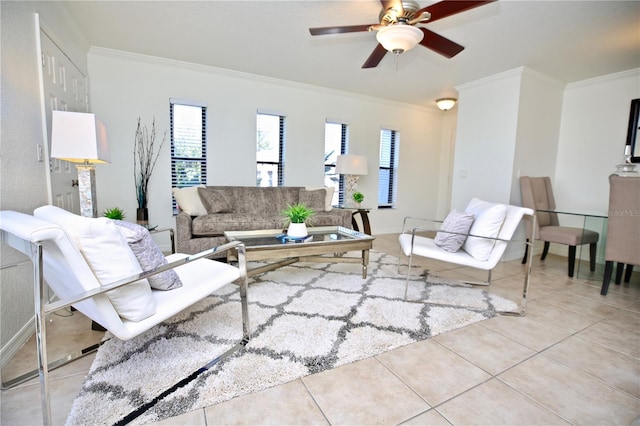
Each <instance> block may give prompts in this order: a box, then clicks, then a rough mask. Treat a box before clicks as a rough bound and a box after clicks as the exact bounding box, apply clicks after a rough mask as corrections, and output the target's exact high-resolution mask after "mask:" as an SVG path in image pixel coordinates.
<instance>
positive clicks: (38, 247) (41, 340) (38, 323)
mask: <svg viewBox="0 0 640 426" xmlns="http://www.w3.org/2000/svg"><path fill="white" fill-rule="evenodd" d="M0 241H1V242H2V243H6V244H7V245H9V246H11V247H13V248H14V249H16V250H18V251H20V252H21V253H23V254H25V255H26V256H27V257H28V258H29V260H30V261H31V262H32V264H33V285H34V312H35V328H36V333H35V336H36V346H37V352H38V368H37V370H34V371H33V372H31V373H33V374H31V373H27V374H25V375H22V376H20V377H19V378H16V379H14V380H12V381H10V382H8V383H7V387H12V386H16V385H17V384H19V383H22V382H24V381H26V380H29V379H30V378H33V377H35V376H36V375H37V376H39V378H40V396H41V401H42V417H43V423H44V425H45V426H48V425H51V402H50V390H49V371H51V370H54V369H56V368H59V367H61V366H63V365H66V364H68V363H69V362H71V361H74V360H75V359H78V358H79V357H82V356H85V355H88V354H89V353H91V352H94V351H95V350H97V349H98V346H99V345H93V346H91V347H90V348H88V349H86V350H82V351H80V352H76V353H75V354H71V355H69V356H67V357H64V358H62V359H60V360H58V361H55V362H52V363H48V360H47V327H46V318H45V317H46V315H47V314H49V313H52V312H55V311H57V310H59V309H62V308H66V307H70V306H72V305H73V304H75V303H78V302H81V301H83V300H86V299H89V298H91V297H94V296H97V295H99V294H103V293H106V292H108V291H110V290H113V289H116V288H119V287H123V286H126V285H129V284H133V283H135V282H137V281H139V280H141V279H144V278H147V277H150V276H152V275H155V274H159V273H161V272H164V271H168V270H170V269H174V268H177V267H178V266H182V265H185V264H187V263H190V262H193V261H196V260H199V259H202V258H206V257H208V256H211V255H213V254H218V253H221V252H225V251H227V250H232V249H233V250H235V251H236V252H237V260H238V262H237V263H238V269H239V272H240V277H239V279H237V280H236V281H239V287H240V302H241V309H242V336H243V337H242V339H241V340H240V341H239V342H238V343H237V344H236V345H234V346H233V347H231V348H230V349H228V350H227V351H226V352H224V353H223V354H222V355H220V356H218V357H216V358H214V359H213V360H212V361H211V362H209V363H208V364H207V366H206V367H207V368H210V367H211V366H212V365H214V364H215V363H217V362H219V361H220V360H222V359H224V358H227V357H229V356H230V355H232V354H233V353H235V352H236V351H238V350H239V349H241V348H243V347H245V346H246V345H247V343H248V342H249V339H250V333H251V332H250V322H249V306H248V299H247V288H248V283H247V268H246V260H245V246H244V244H243V243H242V242H241V241H235V242H232V243H227V244H223V245H221V246H218V247H213V248H211V249H208V250H205V251H202V252H200V253H197V254H194V255H190V256H188V257H185V258H183V259H179V260H175V261H173V262H171V263H168V264H166V265H163V266H161V267H158V268H155V269H152V270H149V271H144V272H142V273H139V274H136V275H133V276H130V277H127V278H124V279H121V280H118V281H116V282H113V283H111V284H108V285H105V286H101V287H100V288H96V289H92V290H89V291H85V292H82V293H79V294H77V295H75V296H72V297H68V298H65V299H61V300H57V301H55V302H47V299H46V297H47V291H46V282H45V279H44V270H43V264H44V263H43V245H42V244H41V243H40V242H37V241H35V242H34V241H30V240H27V239H23V238H21V237H19V236H17V235H14V234H12V233H10V232H8V231H6V230H3V229H2V230H0ZM36 372H37V374H36ZM0 376H1V373H0ZM4 388H5V384H4V383H3V389H4Z"/></svg>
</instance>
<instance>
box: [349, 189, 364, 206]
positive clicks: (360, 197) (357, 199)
mask: <svg viewBox="0 0 640 426" xmlns="http://www.w3.org/2000/svg"><path fill="white" fill-rule="evenodd" d="M352 197H353V201H355V202H356V205H358V206H359V205H360V203H361V202H362V201H363V200H364V194H363V193H362V192H354V193H353V195H352Z"/></svg>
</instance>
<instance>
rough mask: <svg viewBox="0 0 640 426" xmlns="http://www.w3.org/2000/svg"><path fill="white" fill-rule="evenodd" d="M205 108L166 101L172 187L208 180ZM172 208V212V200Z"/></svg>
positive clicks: (196, 183) (201, 182)
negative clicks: (169, 132)
mask: <svg viewBox="0 0 640 426" xmlns="http://www.w3.org/2000/svg"><path fill="white" fill-rule="evenodd" d="M206 111H207V108H206V106H201V105H187V104H179V103H175V102H170V104H169V119H170V130H171V185H172V187H173V188H183V187H187V186H195V185H204V184H206V182H207V135H206V132H207V125H206V117H207V114H206ZM173 208H174V211H175V209H176V203H175V200H173Z"/></svg>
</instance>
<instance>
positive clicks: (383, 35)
mask: <svg viewBox="0 0 640 426" xmlns="http://www.w3.org/2000/svg"><path fill="white" fill-rule="evenodd" d="M423 37H424V33H423V32H422V31H420V29H419V28H416V27H414V26H412V25H405V24H395V25H389V26H387V27H382V28H380V29H379V30H378V34H376V39H378V43H380V44H381V45H382V47H384V48H385V49H387V50H388V51H389V52H393V53H402V52H406V51H407V50H410V49H413V48H414V47H415V45H416V44H418V43H420V41H422V38H423Z"/></svg>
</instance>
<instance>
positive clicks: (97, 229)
mask: <svg viewBox="0 0 640 426" xmlns="http://www.w3.org/2000/svg"><path fill="white" fill-rule="evenodd" d="M33 215H34V216H36V217H39V218H41V219H46V220H48V221H50V222H53V223H56V224H58V225H60V226H61V227H62V228H63V229H64V230H65V231H66V232H67V234H68V235H69V236H70V237H71V239H72V240H73V241H74V243H75V245H76V247H77V248H78V250H79V251H80V253H81V254H82V256H83V257H84V259H85V261H86V262H87V264H88V265H89V267H90V268H91V270H92V271H93V274H94V275H95V277H96V278H97V279H98V281H99V282H100V284H102V285H106V284H111V283H114V282H116V281H118V280H121V279H123V278H128V277H131V276H133V275H136V274H139V273H140V272H142V269H141V268H140V264H139V263H138V260H137V259H136V257H135V256H134V254H133V252H132V251H131V249H130V248H129V245H128V244H127V242H126V241H125V240H124V238H123V237H122V235H120V232H118V229H117V227H116V225H115V224H114V223H113V222H114V221H112V220H111V219H107V218H106V217H100V218H89V217H82V216H78V215H76V214H73V213H70V212H68V211H66V210H63V209H61V208H59V207H55V206H43V207H40V208H38V209H36V210H35V211H34V212H33ZM106 295H107V297H108V298H109V300H110V301H111V303H112V304H113V307H114V309H115V310H116V312H118V315H120V316H121V317H122V318H125V319H128V320H130V321H134V322H138V321H142V320H143V319H145V318H148V317H150V316H151V315H153V314H155V312H156V304H155V301H154V299H153V295H152V294H151V287H150V286H149V282H148V281H147V280H140V281H137V282H135V283H134V284H130V285H128V286H125V287H120V288H117V289H115V290H111V291H109V292H107V293H106Z"/></svg>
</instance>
